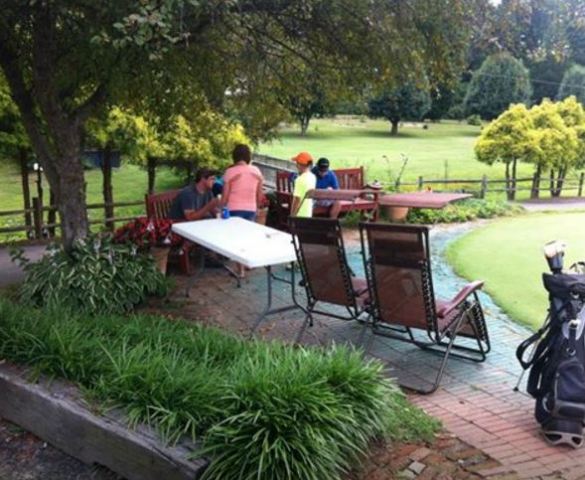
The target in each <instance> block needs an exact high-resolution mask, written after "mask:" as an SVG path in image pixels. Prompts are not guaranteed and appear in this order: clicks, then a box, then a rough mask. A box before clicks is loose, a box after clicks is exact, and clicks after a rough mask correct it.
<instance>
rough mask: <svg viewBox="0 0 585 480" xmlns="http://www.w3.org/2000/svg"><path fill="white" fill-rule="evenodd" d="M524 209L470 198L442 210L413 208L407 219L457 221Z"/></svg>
mask: <svg viewBox="0 0 585 480" xmlns="http://www.w3.org/2000/svg"><path fill="white" fill-rule="evenodd" d="M522 211H523V208H522V207H520V206H518V205H511V204H510V203H508V202H506V201H503V200H480V199H475V198H473V199H469V200H464V201H462V202H458V203H453V204H450V205H447V206H446V207H445V208H442V209H440V210H433V209H425V208H422V209H411V210H410V211H409V212H408V216H407V218H406V221H407V222H408V223H422V224H432V223H457V222H467V221H470V220H476V219H478V218H493V217H501V216H506V215H515V214H518V213H520V212H522Z"/></svg>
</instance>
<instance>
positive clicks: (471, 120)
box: [466, 113, 481, 127]
mask: <svg viewBox="0 0 585 480" xmlns="http://www.w3.org/2000/svg"><path fill="white" fill-rule="evenodd" d="M466 122H467V125H473V126H475V127H481V117H480V116H479V115H478V114H477V113H474V114H473V115H469V117H467V119H466Z"/></svg>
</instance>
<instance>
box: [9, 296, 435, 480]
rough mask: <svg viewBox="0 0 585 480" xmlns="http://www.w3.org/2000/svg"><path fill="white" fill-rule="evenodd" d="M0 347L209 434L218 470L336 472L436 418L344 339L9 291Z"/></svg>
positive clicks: (153, 421) (172, 423)
mask: <svg viewBox="0 0 585 480" xmlns="http://www.w3.org/2000/svg"><path fill="white" fill-rule="evenodd" d="M0 358H6V359H9V360H12V361H15V362H19V363H24V364H29V365H31V366H33V367H35V368H36V369H37V370H38V371H39V372H43V373H46V374H52V375H59V376H63V377H65V378H68V379H70V380H73V381H75V382H77V383H79V384H80V385H81V386H82V387H83V389H84V391H86V392H88V393H89V394H90V395H91V396H92V398H93V399H94V400H95V401H99V402H101V403H105V404H112V405H118V406H121V407H123V408H125V410H126V412H127V414H128V417H129V418H130V420H131V421H132V422H133V423H138V422H144V423H147V424H149V425H151V426H153V427H155V428H157V429H158V431H159V432H160V433H161V434H162V435H163V437H164V438H166V439H167V440H168V441H171V442H173V441H175V440H177V439H179V438H180V437H182V436H187V437H190V438H191V439H192V440H195V439H197V440H200V441H201V443H202V445H203V450H202V452H203V453H204V454H205V455H206V456H208V457H209V458H210V460H211V464H210V467H209V468H208V469H207V471H206V473H205V477H206V478H209V479H222V480H223V479H232V478H242V479H251V478H255V479H260V480H263V479H266V480H268V479H270V480H272V479H277V478H278V479H282V480H287V479H288V480H293V479H294V480H305V479H315V480H317V479H318V480H327V479H337V478H339V476H340V473H341V472H343V471H344V470H346V469H348V468H349V467H350V466H351V465H352V462H353V461H354V460H355V459H356V457H357V456H358V455H359V454H360V452H363V451H364V450H365V449H366V448H367V446H368V442H369V440H370V439H372V438H373V437H375V436H377V435H380V434H383V433H387V434H389V435H390V437H392V438H396V439H421V438H423V439H429V437H432V435H433V434H434V432H435V431H436V430H437V428H438V424H437V422H436V421H433V420H431V419H429V418H428V417H427V416H426V415H425V414H424V413H423V412H421V411H420V410H419V409H417V408H416V407H413V406H411V405H409V404H408V403H407V402H406V400H405V398H404V396H403V395H402V394H401V393H400V392H399V391H398V389H397V388H396V387H394V386H393V384H392V383H391V382H390V381H389V380H388V379H386V378H385V376H384V373H383V367H382V364H381V363H379V362H377V361H369V362H366V361H364V360H363V358H362V356H361V355H360V354H359V352H355V351H352V350H350V349H348V348H347V347H337V348H333V349H330V350H326V351H325V350H322V349H318V348H297V349H292V348H290V347H288V346H285V345H282V344H279V343H276V342H273V343H269V344H268V343H264V342H247V341H243V340H239V339H237V338H234V337H231V336H229V335H226V334H224V333H221V332H220V331H218V330H215V329H211V328H208V327H203V326H198V325H193V324H187V323H184V322H181V321H175V322H170V321H168V320H166V319H164V318H161V317H155V316H138V315H135V316H130V317H129V318H124V319H122V318H120V317H117V316H114V315H108V316H104V315H102V316H99V317H97V318H95V319H94V321H91V322H88V321H87V319H85V318H83V316H80V315H64V314H63V312H61V311H59V310H56V309H54V310H51V311H39V310H35V309H32V308H28V307H27V308H25V307H21V306H17V305H15V304H13V303H10V302H8V301H2V300H1V299H0Z"/></svg>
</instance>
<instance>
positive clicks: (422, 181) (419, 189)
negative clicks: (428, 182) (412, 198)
mask: <svg viewBox="0 0 585 480" xmlns="http://www.w3.org/2000/svg"><path fill="white" fill-rule="evenodd" d="M424 183H425V182H424V180H423V177H422V175H421V176H420V177H418V191H419V192H420V191H421V190H422V189H423V186H424Z"/></svg>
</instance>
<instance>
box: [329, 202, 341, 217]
mask: <svg viewBox="0 0 585 480" xmlns="http://www.w3.org/2000/svg"><path fill="white" fill-rule="evenodd" d="M340 213H341V202H340V201H339V200H338V201H335V202H333V205H331V208H330V209H329V218H337V217H339V214H340Z"/></svg>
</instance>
